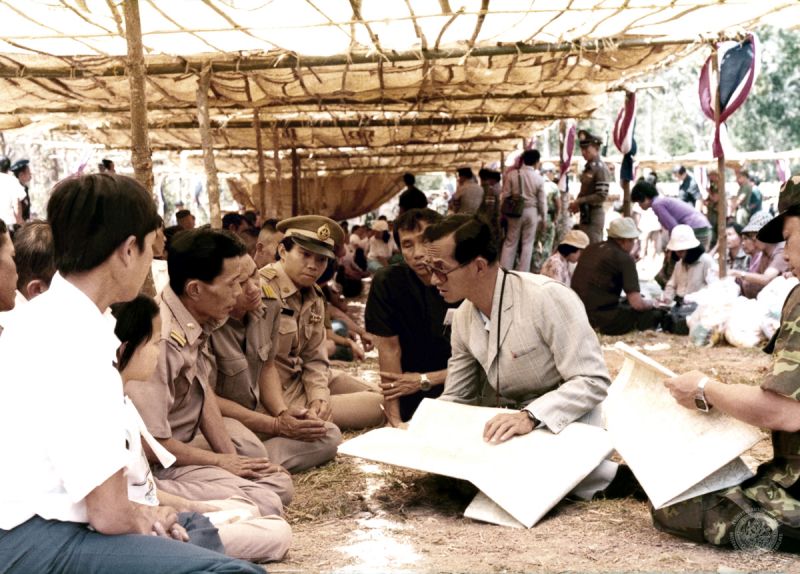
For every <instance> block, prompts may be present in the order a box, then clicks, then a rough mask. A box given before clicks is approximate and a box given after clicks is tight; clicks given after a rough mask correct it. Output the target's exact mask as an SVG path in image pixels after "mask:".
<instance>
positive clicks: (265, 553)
mask: <svg viewBox="0 0 800 574" xmlns="http://www.w3.org/2000/svg"><path fill="white" fill-rule="evenodd" d="M112 312H113V314H114V316H115V317H116V319H117V323H116V326H115V329H114V333H115V334H116V336H117V338H118V339H119V340H120V342H121V345H120V348H119V351H118V353H117V368H118V369H119V371H120V375H121V376H122V382H123V384H124V385H126V386H127V385H128V384H130V383H133V384H135V381H146V380H148V379H149V378H150V375H152V372H153V371H154V370H155V368H156V364H157V361H158V354H159V346H158V342H159V339H158V334H159V333H160V332H161V316H160V314H159V309H158V305H157V304H156V302H155V301H153V300H152V299H151V298H150V297H146V296H143V295H140V296H139V297H137V298H136V299H134V300H133V301H130V302H128V303H119V304H117V305H114V306H113V307H112ZM154 335H155V336H154ZM125 404H126V415H127V417H128V421H127V425H126V426H127V429H128V430H127V440H126V443H127V445H128V451H129V453H130V460H129V462H128V465H127V472H126V477H127V479H128V498H130V499H131V500H132V501H133V502H137V503H139V504H147V505H151V506H157V505H162V506H171V507H173V508H175V509H176V510H178V511H179V513H180V514H179V515H178V516H179V522H180V524H181V525H182V526H184V527H185V528H186V531H187V532H188V537H189V541H190V542H194V543H196V544H198V545H200V546H204V547H206V548H211V549H212V550H217V551H220V552H222V551H224V552H225V553H227V554H228V555H229V556H234V557H236V558H243V559H246V560H250V561H253V562H269V561H272V560H280V559H282V558H283V557H284V555H285V554H286V552H287V551H288V550H289V546H290V544H291V539H292V531H291V528H290V526H289V525H288V524H287V523H286V521H285V520H283V519H282V518H281V517H279V516H263V517H259V516H258V515H257V512H258V508H257V507H256V505H255V504H253V503H252V502H250V501H249V500H247V499H246V498H238V497H237V498H231V499H228V500H213V501H203V502H200V501H193V500H188V499H186V498H183V497H180V496H176V495H173V494H168V493H166V492H163V491H161V490H158V488H157V486H156V482H155V479H154V477H153V474H152V473H151V471H150V465H149V463H148V462H147V457H146V456H145V451H144V445H143V444H142V439H144V443H145V444H146V445H147V447H149V448H150V449H151V450H152V451H153V453H154V454H155V455H156V456H157V457H158V459H159V461H160V462H161V464H162V465H164V466H165V467H168V466H170V465H171V464H172V463H173V462H174V461H175V457H174V456H173V455H172V454H171V453H170V452H169V451H167V450H166V449H165V448H164V447H162V446H161V445H160V444H159V443H158V441H156V439H155V438H153V437H152V435H151V434H150V433H149V432H148V431H147V428H146V427H145V424H144V422H143V421H142V418H141V416H140V415H139V412H138V411H137V410H136V407H135V406H134V405H133V402H132V401H130V400H128V399H127V397H126V400H125ZM202 513H207V515H208V518H207V517H206V516H203V514H202ZM209 518H211V521H209ZM212 522H213V523H214V525H215V526H216V527H215V526H212ZM217 529H219V533H218V534H217ZM170 534H173V533H170ZM175 534H178V533H175ZM175 534H173V536H175ZM223 545H224V548H223Z"/></svg>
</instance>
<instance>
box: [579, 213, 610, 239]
mask: <svg viewBox="0 0 800 574" xmlns="http://www.w3.org/2000/svg"><path fill="white" fill-rule="evenodd" d="M605 225H606V212H605V211H604V210H603V206H602V205H599V206H595V205H593V206H591V207H589V223H581V224H580V225H578V229H580V230H581V231H583V232H584V233H585V234H586V235H588V236H589V243H600V242H601V241H603V231H604V230H605Z"/></svg>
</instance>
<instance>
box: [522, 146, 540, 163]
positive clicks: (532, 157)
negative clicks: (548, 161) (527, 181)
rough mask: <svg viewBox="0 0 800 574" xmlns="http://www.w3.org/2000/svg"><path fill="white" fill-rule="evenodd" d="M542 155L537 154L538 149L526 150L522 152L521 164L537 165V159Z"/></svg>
mask: <svg viewBox="0 0 800 574" xmlns="http://www.w3.org/2000/svg"><path fill="white" fill-rule="evenodd" d="M541 157H542V155H541V154H540V153H539V150H538V149H526V150H525V151H524V152H522V163H524V164H525V165H536V164H537V163H539V158H541Z"/></svg>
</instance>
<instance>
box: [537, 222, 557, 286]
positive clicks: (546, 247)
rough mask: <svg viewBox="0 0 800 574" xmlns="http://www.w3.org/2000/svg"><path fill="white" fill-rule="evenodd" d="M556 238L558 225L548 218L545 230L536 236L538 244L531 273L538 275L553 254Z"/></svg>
mask: <svg viewBox="0 0 800 574" xmlns="http://www.w3.org/2000/svg"><path fill="white" fill-rule="evenodd" d="M555 238H556V225H555V223H553V221H552V220H551V218H550V216H548V217H547V221H546V222H545V226H544V230H543V231H540V232H539V233H537V234H536V242H535V244H534V248H533V257H532V258H531V273H538V272H539V271H540V270H541V269H542V265H544V262H545V261H547V259H548V258H549V257H550V256H551V255H552V254H553V241H554V240H555Z"/></svg>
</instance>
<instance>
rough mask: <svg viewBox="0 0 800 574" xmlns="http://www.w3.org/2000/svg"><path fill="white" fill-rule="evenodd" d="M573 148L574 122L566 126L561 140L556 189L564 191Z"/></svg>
mask: <svg viewBox="0 0 800 574" xmlns="http://www.w3.org/2000/svg"><path fill="white" fill-rule="evenodd" d="M573 149H575V125H574V124H572V125H570V126H569V128H567V133H566V135H565V136H564V138H563V139H562V140H561V154H560V155H561V157H560V159H561V166H560V167H561V176H560V177H559V178H558V189H559V190H560V191H565V190H566V189H567V173H569V166H570V164H571V163H572V151H573Z"/></svg>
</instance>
